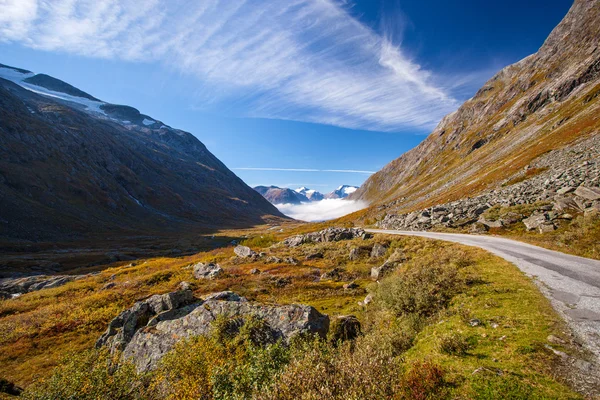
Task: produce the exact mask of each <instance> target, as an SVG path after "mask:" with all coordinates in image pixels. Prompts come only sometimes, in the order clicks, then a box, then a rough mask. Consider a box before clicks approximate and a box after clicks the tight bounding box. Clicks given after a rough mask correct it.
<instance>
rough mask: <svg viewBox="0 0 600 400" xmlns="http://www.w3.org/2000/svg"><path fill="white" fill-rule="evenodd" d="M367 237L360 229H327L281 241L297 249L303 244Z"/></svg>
mask: <svg viewBox="0 0 600 400" xmlns="http://www.w3.org/2000/svg"><path fill="white" fill-rule="evenodd" d="M366 237H368V235H366V233H365V231H364V230H363V229H361V228H327V229H324V230H322V231H319V232H312V233H307V234H306V235H297V236H292V237H289V238H287V239H285V240H284V241H283V244H285V245H286V246H288V247H297V246H300V245H302V244H305V243H325V242H339V241H341V240H352V239H365V238H366Z"/></svg>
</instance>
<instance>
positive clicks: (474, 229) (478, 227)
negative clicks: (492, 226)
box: [469, 222, 489, 235]
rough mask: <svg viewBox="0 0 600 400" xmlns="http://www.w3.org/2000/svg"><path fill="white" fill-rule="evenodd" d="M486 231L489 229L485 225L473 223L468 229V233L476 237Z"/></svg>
mask: <svg viewBox="0 0 600 400" xmlns="http://www.w3.org/2000/svg"><path fill="white" fill-rule="evenodd" d="M488 230H489V228H488V227H487V225H484V224H482V223H479V222H475V223H474V224H471V227H470V228H469V233H471V234H474V235H478V234H481V233H486V232H487V231H488Z"/></svg>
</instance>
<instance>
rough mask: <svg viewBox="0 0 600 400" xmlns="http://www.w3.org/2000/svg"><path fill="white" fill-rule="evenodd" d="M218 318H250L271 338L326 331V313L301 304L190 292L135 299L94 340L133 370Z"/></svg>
mask: <svg viewBox="0 0 600 400" xmlns="http://www.w3.org/2000/svg"><path fill="white" fill-rule="evenodd" d="M219 316H225V317H230V318H243V317H250V316H252V317H254V318H259V319H261V320H262V321H264V322H265V324H266V325H267V326H268V327H269V328H270V329H269V331H270V334H271V335H272V339H273V341H276V340H283V341H284V342H289V340H290V339H291V338H292V337H294V336H296V335H303V334H316V335H319V336H322V337H325V336H326V335H327V332H328V330H329V317H328V316H327V315H323V314H320V313H319V312H318V311H317V310H316V309H314V308H313V307H310V306H306V305H295V304H293V305H261V304H253V303H250V302H249V301H247V300H246V299H245V298H243V297H241V296H239V295H237V294H235V293H233V292H221V293H216V294H213V295H210V296H207V297H206V298H205V299H204V300H200V299H196V298H194V296H193V294H192V292H191V291H190V290H184V291H179V292H173V293H167V294H164V295H155V296H152V297H150V298H148V299H146V300H143V301H140V302H137V303H135V305H134V306H133V307H131V308H130V309H128V310H125V311H123V312H122V313H121V314H119V316H117V317H116V318H115V319H113V320H112V321H111V322H110V323H109V326H108V329H107V331H106V332H105V333H104V334H103V335H102V336H101V337H100V339H98V342H97V343H96V346H97V347H102V346H107V347H108V348H109V349H110V350H111V351H116V350H120V351H123V357H125V358H128V359H131V360H132V361H133V363H134V364H135V365H136V367H137V369H138V370H139V371H147V370H150V369H153V368H155V367H156V366H157V365H158V362H159V361H160V359H161V358H162V357H163V356H164V355H165V354H166V353H167V352H169V351H170V350H171V349H173V347H174V346H175V344H176V343H177V342H178V341H180V340H183V339H186V338H189V337H193V336H199V335H208V334H210V332H211V329H212V323H213V322H214V321H215V320H216V319H217V317H219Z"/></svg>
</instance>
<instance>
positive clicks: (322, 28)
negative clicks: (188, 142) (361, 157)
mask: <svg viewBox="0 0 600 400" xmlns="http://www.w3.org/2000/svg"><path fill="white" fill-rule="evenodd" d="M345 4H346V2H345V1H342V0H286V1H278V0H252V1H249V0H203V1H201V2H190V1H188V0H146V1H144V2H140V1H138V0H53V1H44V0H0V41H5V42H6V41H9V42H18V43H21V44H23V45H25V46H29V47H32V48H36V49H43V50H49V51H60V52H68V53H74V54H80V55H84V56H90V57H101V58H111V59H121V60H127V61H143V62H158V63H162V64H164V65H166V66H168V67H170V68H174V69H176V70H178V71H180V72H181V73H183V74H186V75H189V76H193V77H195V78H196V79H197V80H198V81H199V82H198V83H199V84H198V85H197V86H198V87H199V88H201V90H199V92H200V93H201V94H202V96H203V98H205V99H207V100H209V99H210V100H211V101H213V102H214V101H215V99H216V100H218V103H220V104H228V103H229V102H231V100H232V99H234V100H236V101H242V102H243V103H244V110H245V112H246V115H248V116H252V117H261V118H280V119H292V120H301V121H308V122H317V123H326V124H332V125H337V126H342V127H349V128H361V129H374V130H375V129H377V130H390V131H393V130H399V129H403V128H407V127H413V128H414V127H418V128H431V127H432V126H433V125H435V124H436V123H437V121H439V119H440V118H441V117H442V116H443V115H444V114H446V113H448V112H450V111H452V110H453V109H455V108H456V107H457V105H458V104H457V102H456V101H455V100H454V99H453V98H452V97H451V96H449V95H448V93H447V92H446V90H444V89H443V87H442V86H441V85H440V84H439V82H437V81H436V79H435V76H434V75H433V74H432V73H431V72H429V71H426V70H424V69H423V68H421V67H420V66H419V64H418V63H416V62H415V61H413V60H411V59H410V58H409V57H408V56H407V55H406V54H405V52H404V51H403V49H402V48H401V47H398V46H397V45H394V44H393V43H391V41H390V40H388V39H386V38H384V37H382V36H380V35H378V34H377V33H375V32H374V31H372V30H371V29H370V28H368V27H366V26H365V25H363V24H361V23H360V22H359V21H358V20H356V19H354V18H353V17H352V16H351V15H350V14H349V13H348V10H347V9H346V5H345Z"/></svg>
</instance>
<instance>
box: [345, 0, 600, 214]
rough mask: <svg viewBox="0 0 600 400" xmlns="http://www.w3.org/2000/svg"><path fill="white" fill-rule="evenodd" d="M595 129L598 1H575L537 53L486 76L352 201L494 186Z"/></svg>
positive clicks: (599, 80)
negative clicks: (478, 88) (433, 128)
mask: <svg viewBox="0 0 600 400" xmlns="http://www.w3.org/2000/svg"><path fill="white" fill-rule="evenodd" d="M599 128H600V2H598V1H597V0H576V1H575V3H574V4H573V6H572V7H571V9H570V10H569V12H568V14H567V15H566V16H565V18H564V19H563V21H562V22H561V23H560V24H559V25H558V26H557V27H556V28H555V29H554V30H553V31H552V32H551V34H550V35H549V37H548V38H547V40H546V41H545V42H544V44H543V45H542V47H541V48H540V49H539V51H538V52H537V53H535V54H533V55H531V56H529V57H527V58H525V59H523V60H521V61H519V62H517V63H516V64H513V65H510V66H508V67H506V68H504V69H503V70H501V71H500V72H499V73H498V74H496V75H495V76H494V77H493V78H492V79H490V80H489V81H488V82H487V83H486V84H485V85H484V86H483V87H482V88H481V89H480V90H479V91H478V92H477V93H476V95H475V96H474V97H473V98H471V99H470V100H468V101H466V102H465V103H464V104H463V105H462V106H461V107H460V108H459V109H458V110H457V111H456V112H454V113H452V114H449V115H447V116H446V117H444V118H443V119H442V121H441V122H440V123H439V125H438V126H437V127H436V128H435V130H434V131H433V132H432V133H431V134H430V135H429V136H428V137H427V138H426V139H425V140H424V141H423V142H422V143H421V144H420V145H418V146H417V147H416V148H414V149H413V150H411V151H409V152H407V153H405V154H403V155H402V156H400V158H398V159H396V160H394V161H392V162H390V163H389V164H388V165H386V166H385V167H384V168H383V169H382V170H381V171H379V172H378V173H376V174H374V175H372V176H371V177H370V178H369V179H368V180H367V181H366V182H365V183H364V184H363V185H362V186H361V187H360V189H358V190H357V191H356V192H355V193H354V194H352V195H351V196H350V198H351V199H361V200H367V201H369V202H370V203H371V204H372V205H377V204H379V205H386V204H387V205H389V204H393V205H394V206H395V207H397V208H398V209H399V211H402V210H404V211H412V210H417V209H419V208H421V209H422V208H425V207H429V206H433V205H436V204H441V203H447V202H450V201H454V200H458V199H461V198H466V197H472V196H474V195H476V194H479V193H482V192H484V191H486V190H491V189H494V188H496V187H498V186H500V185H501V184H502V182H506V181H507V180H508V179H509V178H510V177H512V176H515V175H516V174H517V175H518V174H519V173H520V172H521V171H524V170H528V171H529V172H528V174H530V175H531V174H535V173H536V172H541V171H540V170H535V169H529V166H530V164H531V163H532V162H533V161H534V160H535V159H536V158H538V157H539V156H541V155H543V154H548V153H549V152H551V151H553V150H558V149H567V148H568V147H569V146H573V145H575V143H576V142H578V141H582V140H585V139H589V138H590V137H593V136H594V135H597V134H598V132H599Z"/></svg>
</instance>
